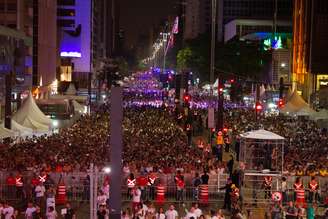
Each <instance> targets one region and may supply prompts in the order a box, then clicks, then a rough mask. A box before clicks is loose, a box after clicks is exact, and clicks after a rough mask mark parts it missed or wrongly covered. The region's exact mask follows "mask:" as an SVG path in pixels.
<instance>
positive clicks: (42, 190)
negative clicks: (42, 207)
mask: <svg viewBox="0 0 328 219" xmlns="http://www.w3.org/2000/svg"><path fill="white" fill-rule="evenodd" d="M45 192H46V188H45V187H44V186H41V185H37V186H36V187H35V193H36V194H35V196H36V197H37V198H41V197H43V196H44V193H45Z"/></svg>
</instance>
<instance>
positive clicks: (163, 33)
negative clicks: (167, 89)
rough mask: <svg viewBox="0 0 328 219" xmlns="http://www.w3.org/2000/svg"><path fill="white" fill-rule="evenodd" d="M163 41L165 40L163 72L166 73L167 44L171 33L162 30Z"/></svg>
mask: <svg viewBox="0 0 328 219" xmlns="http://www.w3.org/2000/svg"><path fill="white" fill-rule="evenodd" d="M161 36H162V40H163V41H162V42H163V74H165V64H166V44H167V38H168V37H169V36H170V33H166V32H161Z"/></svg>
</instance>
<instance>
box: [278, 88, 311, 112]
mask: <svg viewBox="0 0 328 219" xmlns="http://www.w3.org/2000/svg"><path fill="white" fill-rule="evenodd" d="M280 111H281V112H282V113H286V114H287V113H290V114H296V115H312V114H314V113H315V111H314V110H313V109H311V107H310V106H309V104H307V103H306V102H305V101H304V100H303V98H302V97H301V96H300V95H299V94H298V93H297V91H296V90H295V91H294V92H293V93H292V94H291V96H290V97H289V100H288V102H287V103H286V105H285V106H284V107H283V108H282V109H281V110H280Z"/></svg>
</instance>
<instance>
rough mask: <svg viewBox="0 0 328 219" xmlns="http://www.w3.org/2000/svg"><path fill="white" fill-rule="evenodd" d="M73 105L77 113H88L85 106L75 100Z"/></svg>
mask: <svg viewBox="0 0 328 219" xmlns="http://www.w3.org/2000/svg"><path fill="white" fill-rule="evenodd" d="M72 103H73V107H74V111H75V112H79V113H86V112H85V111H86V110H85V107H84V106H83V105H81V104H79V103H78V102H77V101H76V100H73V101H72Z"/></svg>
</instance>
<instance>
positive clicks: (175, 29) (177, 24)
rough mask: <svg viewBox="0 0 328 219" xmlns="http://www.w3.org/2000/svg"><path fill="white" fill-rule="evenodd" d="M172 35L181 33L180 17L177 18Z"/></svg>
mask: <svg viewBox="0 0 328 219" xmlns="http://www.w3.org/2000/svg"><path fill="white" fill-rule="evenodd" d="M172 33H174V34H177V33H179V17H176V18H175V21H174V25H173V29H172Z"/></svg>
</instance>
